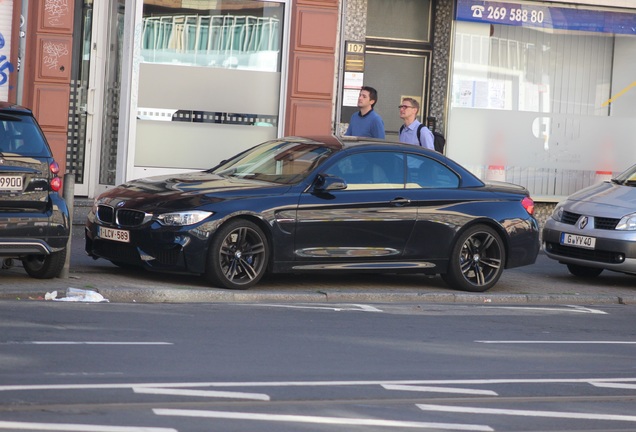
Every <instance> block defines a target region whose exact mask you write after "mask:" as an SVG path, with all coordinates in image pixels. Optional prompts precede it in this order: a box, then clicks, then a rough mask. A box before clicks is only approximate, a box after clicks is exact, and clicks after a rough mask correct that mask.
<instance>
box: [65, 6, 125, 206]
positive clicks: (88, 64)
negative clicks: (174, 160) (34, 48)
mask: <svg viewBox="0 0 636 432" xmlns="http://www.w3.org/2000/svg"><path fill="white" fill-rule="evenodd" d="M124 3H125V1H124V0H118V1H109V0H95V1H91V0H85V1H83V2H78V5H77V7H78V8H81V10H78V11H76V15H75V16H76V17H78V18H77V19H76V22H75V29H76V34H80V35H81V38H77V39H76V45H75V47H74V50H73V52H74V61H73V72H72V74H73V79H72V81H71V108H70V113H69V127H68V131H69V132H68V142H69V148H68V150H67V170H68V172H69V173H74V174H75V195H76V196H88V197H93V196H95V195H97V194H99V193H100V192H101V191H103V190H105V189H106V188H107V187H108V186H112V185H114V183H115V165H116V158H117V133H118V123H119V88H120V75H121V51H122V39H123V19H124V10H125V7H124Z"/></svg>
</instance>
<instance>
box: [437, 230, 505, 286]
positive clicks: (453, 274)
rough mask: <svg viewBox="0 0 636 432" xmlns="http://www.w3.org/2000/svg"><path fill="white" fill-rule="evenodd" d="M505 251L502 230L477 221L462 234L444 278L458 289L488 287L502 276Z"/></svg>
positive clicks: (452, 253) (443, 275)
mask: <svg viewBox="0 0 636 432" xmlns="http://www.w3.org/2000/svg"><path fill="white" fill-rule="evenodd" d="M505 254H506V252H505V249H504V245H503V241H502V240H501V237H500V236H499V234H498V233H497V232H496V231H495V230H494V229H492V228H490V227H488V226H485V225H476V226H474V227H471V228H469V229H467V230H466V231H465V232H464V233H462V234H461V235H460V236H459V238H458V240H457V243H456V244H455V247H454V248H453V251H452V252H451V256H450V261H449V263H448V272H447V273H446V274H442V279H444V282H446V283H447V284H448V285H449V286H450V287H451V288H454V289H458V290H462V291H471V292H483V291H486V290H488V289H490V288H492V287H493V286H494V285H495V284H496V283H497V281H498V280H499V278H500V277H501V274H502V273H503V269H504V264H505V262H506V259H505V258H506V257H505Z"/></svg>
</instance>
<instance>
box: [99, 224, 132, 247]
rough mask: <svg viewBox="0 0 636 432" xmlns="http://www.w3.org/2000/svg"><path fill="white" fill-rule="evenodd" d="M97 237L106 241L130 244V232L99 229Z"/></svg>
mask: <svg viewBox="0 0 636 432" xmlns="http://www.w3.org/2000/svg"><path fill="white" fill-rule="evenodd" d="M97 236H98V237H99V238H103V239H106V240H114V241H118V242H122V243H130V231H126V230H119V229H113V228H104V227H99V229H98V231H97Z"/></svg>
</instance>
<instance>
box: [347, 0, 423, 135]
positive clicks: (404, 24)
mask: <svg viewBox="0 0 636 432" xmlns="http://www.w3.org/2000/svg"><path fill="white" fill-rule="evenodd" d="M351 3H352V4H356V5H358V4H359V5H360V6H361V7H364V5H365V4H366V12H367V23H366V24H367V25H366V40H365V42H366V50H365V61H364V64H365V66H364V85H367V86H371V87H374V88H375V89H376V90H377V91H378V103H377V105H376V106H375V110H376V112H377V113H378V114H380V116H381V117H382V118H383V120H384V127H385V130H386V136H387V139H393V140H397V139H398V135H399V130H400V127H401V126H402V124H403V121H402V120H401V119H400V117H399V114H400V113H399V109H398V105H400V103H401V101H402V98H404V97H412V98H414V99H416V100H418V101H419V103H420V111H419V113H418V116H417V118H418V120H420V121H421V122H422V123H424V124H428V107H429V100H430V97H429V95H430V81H431V80H430V71H431V59H432V53H433V40H432V22H433V2H432V0H365V1H362V0H352V1H351ZM351 9H353V8H351ZM356 111H357V108H356V107H355V106H354V107H347V109H344V110H343V112H342V121H343V122H349V119H350V116H351V114H352V113H354V112H356Z"/></svg>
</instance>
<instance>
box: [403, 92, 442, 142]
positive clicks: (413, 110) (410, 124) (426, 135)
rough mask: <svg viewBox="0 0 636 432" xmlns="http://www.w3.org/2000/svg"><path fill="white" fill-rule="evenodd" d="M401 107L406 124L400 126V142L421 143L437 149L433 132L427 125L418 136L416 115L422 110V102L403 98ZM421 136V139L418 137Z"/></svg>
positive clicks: (418, 123) (418, 124)
mask: <svg viewBox="0 0 636 432" xmlns="http://www.w3.org/2000/svg"><path fill="white" fill-rule="evenodd" d="M398 108H399V109H400V118H401V119H402V121H403V122H404V126H402V127H401V128H400V142H403V143H407V144H415V145H420V146H422V147H426V148H428V149H431V150H435V145H434V140H435V138H434V137H433V132H431V130H430V129H429V128H427V127H426V126H424V127H423V128H421V130H420V133H419V137H418V133H417V131H418V128H419V126H420V124H421V123H420V122H419V120H417V119H416V118H415V117H416V116H417V113H418V112H419V111H420V104H419V102H418V101H416V100H415V99H413V98H408V97H407V98H404V99H402V105H400V106H399V107H398ZM418 138H419V139H418Z"/></svg>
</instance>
